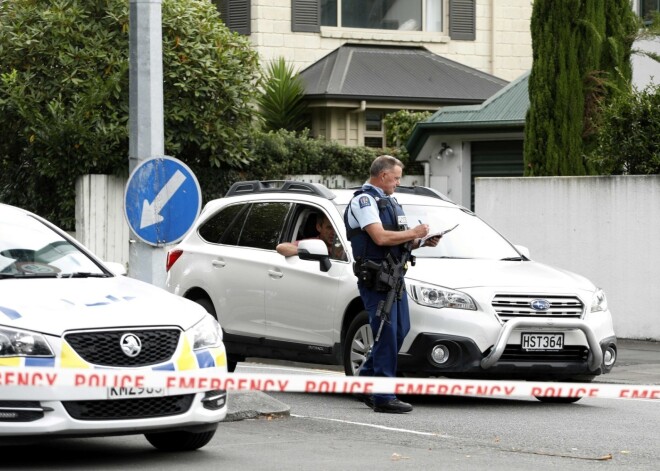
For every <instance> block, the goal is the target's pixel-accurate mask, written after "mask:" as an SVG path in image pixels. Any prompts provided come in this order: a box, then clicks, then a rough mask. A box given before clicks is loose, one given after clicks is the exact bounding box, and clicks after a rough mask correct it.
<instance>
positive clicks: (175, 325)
mask: <svg viewBox="0 0 660 471" xmlns="http://www.w3.org/2000/svg"><path fill="white" fill-rule="evenodd" d="M116 271H118V270H116ZM201 368H204V369H205V370H204V371H205V372H206V371H208V372H209V373H208V374H216V375H218V376H222V375H225V374H226V372H227V366H226V353H225V348H224V345H223V343H222V330H221V328H220V326H219V325H218V323H217V321H216V320H215V319H214V318H213V317H212V316H209V315H208V314H207V313H206V311H205V310H204V309H202V308H201V307H200V306H199V305H197V304H195V303H192V302H190V301H188V300H186V299H183V298H180V297H176V296H173V295H171V294H169V293H167V292H166V291H165V290H163V289H160V288H156V287H154V286H152V285H149V284H147V283H143V282H140V281H137V280H133V279H130V278H128V277H126V276H121V275H117V274H116V273H114V272H112V271H111V270H110V269H109V268H108V267H107V266H105V265H104V264H103V263H101V262H100V261H99V260H98V259H97V258H96V257H95V256H94V255H92V254H91V253H89V252H88V251H87V250H86V249H85V248H83V247H82V246H81V245H80V244H79V243H78V242H76V241H75V240H74V239H72V238H71V237H69V236H68V235H67V234H66V233H65V232H63V231H61V230H59V229H58V228H56V227H55V226H53V225H52V224H50V223H48V222H47V221H45V220H44V219H42V218H40V217H38V216H36V215H35V214H32V213H30V212H27V211H24V210H21V209H18V208H16V207H13V206H8V205H4V204H0V384H1V385H0V444H1V443H13V442H16V441H21V440H28V439H29V440H32V439H38V438H39V437H48V439H51V438H53V437H71V436H82V437H85V436H103V435H122V434H137V433H139V434H144V435H145V436H146V438H147V440H148V441H149V442H150V443H151V444H152V445H153V446H155V447H156V448H158V449H162V450H170V451H178V450H180V451H183V450H193V449H197V448H200V447H202V446H204V445H205V444H206V443H208V442H209V441H210V440H211V438H212V437H213V434H214V433H215V430H216V428H217V424H218V422H220V421H221V420H222V419H224V417H225V415H226V412H227V405H226V392H225V391H224V390H211V391H208V390H199V389H191V390H190V392H189V393H188V392H187V391H186V394H179V395H172V394H170V393H169V392H168V390H167V389H166V388H148V387H139V385H138V386H136V385H135V384H133V383H122V385H121V386H118V385H108V386H107V387H106V388H105V389H103V388H102V389H101V391H102V393H101V397H99V393H98V391H96V390H95V389H92V388H85V387H84V386H81V387H75V388H71V387H62V388H58V387H57V386H54V387H48V386H49V385H50V384H52V383H53V381H54V379H55V378H56V377H57V374H58V372H60V373H62V372H66V371H69V372H73V371H81V370H84V371H89V372H91V371H98V372H103V371H112V372H125V373H132V374H136V373H138V372H143V373H144V372H151V371H153V370H160V371H162V370H165V371H171V372H178V371H190V370H196V369H201ZM37 372H39V373H37ZM50 372H52V373H50ZM173 374H174V373H173ZM127 376H130V375H127ZM96 385H98V383H96ZM10 390H13V391H14V393H13V394H10ZM16 391H18V392H16ZM17 395H18V396H17Z"/></svg>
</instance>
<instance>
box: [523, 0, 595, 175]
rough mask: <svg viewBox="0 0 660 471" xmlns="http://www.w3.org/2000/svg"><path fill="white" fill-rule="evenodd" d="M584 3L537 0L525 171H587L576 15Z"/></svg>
mask: <svg viewBox="0 0 660 471" xmlns="http://www.w3.org/2000/svg"><path fill="white" fill-rule="evenodd" d="M580 6H581V2H578V1H575V0H535V2H534V8H533V10H532V21H531V30H532V51H533V65H532V71H531V74H530V77H529V98H530V108H529V111H528V113H527V123H526V126H525V149H524V153H525V175H571V174H573V175H582V174H584V173H585V171H584V167H583V166H580V165H576V163H575V162H576V161H580V160H581V159H578V158H576V157H579V156H580V153H581V147H582V146H581V139H580V137H581V129H582V119H581V113H582V111H581V110H583V109H584V95H583V94H582V93H581V90H582V83H581V77H580V73H579V64H578V48H577V35H576V30H577V28H576V20H577V19H578V13H579V10H580Z"/></svg>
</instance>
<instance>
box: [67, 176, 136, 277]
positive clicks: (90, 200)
mask: <svg viewBox="0 0 660 471" xmlns="http://www.w3.org/2000/svg"><path fill="white" fill-rule="evenodd" d="M125 186H126V179H125V178H120V177H115V176H112V175H84V176H82V177H80V178H78V180H77V181H76V235H75V236H76V239H77V240H78V241H79V242H80V243H82V244H83V245H84V246H85V247H87V248H88V249H90V250H91V251H92V252H94V254H96V255H97V256H98V257H99V258H100V259H101V260H104V261H106V262H118V263H122V264H123V265H124V266H125V267H128V244H129V239H130V231H129V228H128V223H127V222H126V218H125V216H124V188H125Z"/></svg>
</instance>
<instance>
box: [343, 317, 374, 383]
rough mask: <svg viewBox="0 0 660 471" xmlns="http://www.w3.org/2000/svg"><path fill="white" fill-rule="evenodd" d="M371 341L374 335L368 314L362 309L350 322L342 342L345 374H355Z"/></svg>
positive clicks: (364, 357) (371, 343)
mask: <svg viewBox="0 0 660 471" xmlns="http://www.w3.org/2000/svg"><path fill="white" fill-rule="evenodd" d="M373 343H374V336H373V333H372V331H371V326H370V325H369V314H367V311H362V312H360V313H359V314H358V315H357V316H355V319H353V321H352V322H351V324H350V326H349V327H348V331H347V332H346V337H345V338H344V342H343V354H344V372H345V373H346V376H356V375H357V371H358V370H359V368H360V367H361V366H362V364H363V363H364V361H365V360H366V359H367V353H368V352H369V349H370V348H371V346H372V345H373Z"/></svg>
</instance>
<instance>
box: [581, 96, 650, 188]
mask: <svg viewBox="0 0 660 471" xmlns="http://www.w3.org/2000/svg"><path fill="white" fill-rule="evenodd" d="M658 110H660V86H658V85H655V86H652V87H648V88H646V89H645V90H642V91H641V92H631V93H629V94H622V95H620V96H617V97H616V99H614V100H613V101H612V102H611V103H609V104H607V105H606V106H602V107H601V108H600V110H599V111H600V112H601V116H602V119H601V125H600V127H599V129H598V133H597V134H596V146H595V149H594V152H593V161H594V164H595V165H596V168H597V169H598V170H599V172H600V173H603V174H608V175H609V174H614V175H621V174H630V175H633V174H638V175H639V174H641V175H648V174H659V173H660V112H658Z"/></svg>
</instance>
